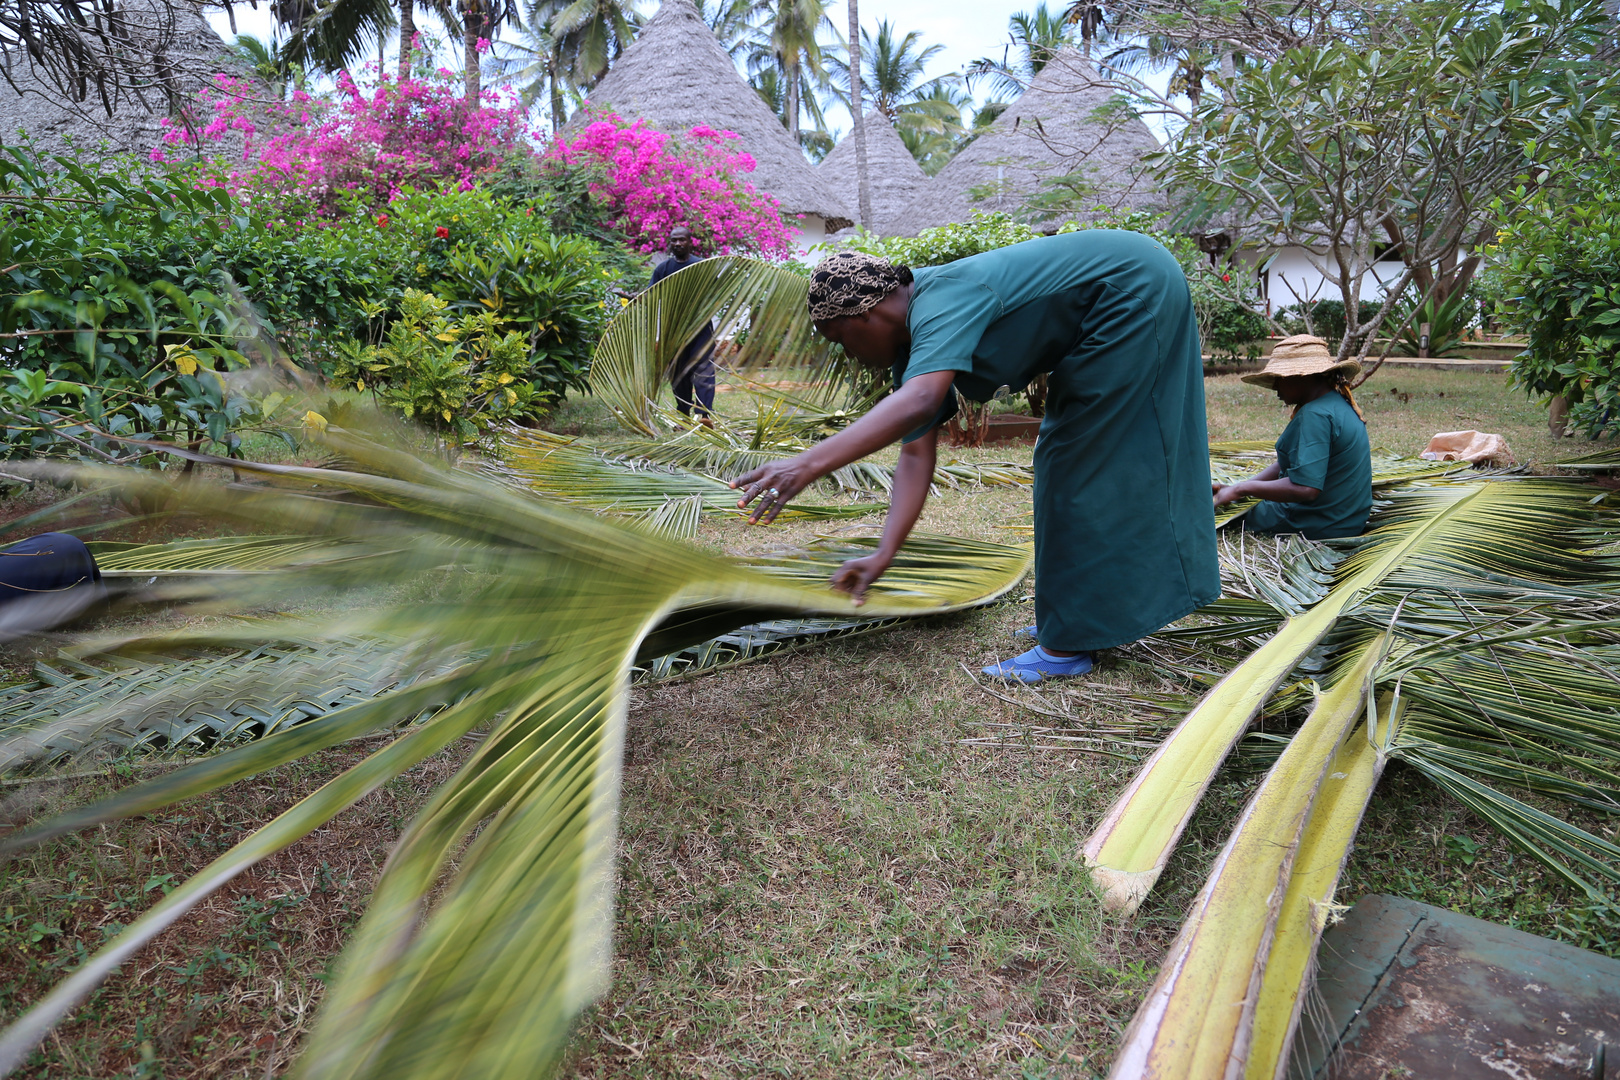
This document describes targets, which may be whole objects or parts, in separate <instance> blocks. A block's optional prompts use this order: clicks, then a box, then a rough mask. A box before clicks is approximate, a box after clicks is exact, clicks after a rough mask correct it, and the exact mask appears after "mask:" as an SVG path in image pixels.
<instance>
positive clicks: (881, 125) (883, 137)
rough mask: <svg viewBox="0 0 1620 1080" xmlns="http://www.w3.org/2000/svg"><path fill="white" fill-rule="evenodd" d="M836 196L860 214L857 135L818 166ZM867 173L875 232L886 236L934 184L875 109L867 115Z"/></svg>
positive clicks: (834, 149)
mask: <svg viewBox="0 0 1620 1080" xmlns="http://www.w3.org/2000/svg"><path fill="white" fill-rule="evenodd" d="M816 172H818V173H820V174H821V176H822V178H823V179H824V180H825V181H826V182H827V185H828V186H829V187H830V188H832V190H833V193H834V194H835V195H837V196H839V197H840V198H841V199H843V200H844V205H845V206H847V207H849V208H850V209H851V210H853V211H855V212H856V213H857V214H858V213H860V192H859V191H858V190H857V189H856V181H855V135H854V133H853V132H851V133H850V134H848V135H846V136H844V138H843V139H842V140H840V141H839V143H838V145H837V146H835V147H833V151H832V153H830V154H828V155H827V156H826V158H824V159H823V160H822V162H821V164H820V165H817V166H816ZM866 172H867V180H868V183H869V184H870V186H871V189H872V226H871V227H872V231H873V232H875V233H877V234H879V235H880V236H881V235H885V234H886V233H887V232H888V231H889V228H888V226H889V223H890V222H891V221H893V220H894V219H895V218H896V217H898V216H899V214H900V212H901V211H902V210H904V209H905V208H906V206H907V204H909V203H910V202H911V200H912V199H913V198H915V197H916V196H917V195H918V193H919V192H921V191H923V190H924V189H925V188H928V187H929V186H930V185H931V184H932V183H933V181H931V180H929V179H928V176H927V174H926V173H924V172H923V171H922V166H921V165H918V164H917V159H916V158H914V157H912V156H911V151H910V150H907V149H906V144H905V143H903V142H901V141H900V134H899V132H897V131H895V130H894V125H892V124H890V123H889V118H888V117H886V116H884V115H883V114H882V113H880V112H878V111H877V110H876V109H873V110H872V111H871V112H869V113H867V114H866Z"/></svg>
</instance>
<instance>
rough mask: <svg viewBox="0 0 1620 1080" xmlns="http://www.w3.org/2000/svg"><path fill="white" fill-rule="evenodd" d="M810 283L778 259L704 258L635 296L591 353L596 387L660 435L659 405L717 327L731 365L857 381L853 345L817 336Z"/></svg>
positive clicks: (631, 421)
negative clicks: (684, 361)
mask: <svg viewBox="0 0 1620 1080" xmlns="http://www.w3.org/2000/svg"><path fill="white" fill-rule="evenodd" d="M809 284H810V283H809V280H808V279H807V278H806V277H804V276H803V275H801V274H798V273H796V272H794V271H793V270H790V269H788V268H786V267H784V266H782V265H780V264H778V263H770V262H765V261H763V260H761V259H749V258H744V257H742V256H724V257H719V258H712V259H704V260H702V261H700V262H697V263H694V264H692V265H691V266H688V267H686V268H684V269H682V270H679V271H677V272H676V273H673V274H671V275H670V276H669V277H667V278H664V279H663V280H662V281H660V282H658V283H657V284H656V285H653V286H652V287H650V288H649V289H647V291H646V292H643V293H642V294H641V295H640V296H637V297H636V298H635V299H633V300H631V301H630V302H629V303H628V304H626V305H625V307H624V309H623V310H622V311H620V312H619V313H618V315H616V316H615V317H614V319H613V321H612V322H611V323H609V324H608V327H607V329H606V330H605V331H603V333H602V339H601V341H599V342H598V343H597V346H596V351H595V353H594V354H593V355H592V359H591V393H593V394H595V395H596V396H597V397H599V398H601V399H602V400H603V401H605V402H606V403H607V405H608V407H609V408H610V409H612V410H613V413H614V415H615V416H617V417H618V418H619V420H620V421H621V422H622V423H623V424H624V425H625V426H626V427H628V428H630V429H631V430H633V431H637V432H640V433H641V434H643V435H649V436H656V435H658V434H660V433H661V432H660V427H659V424H658V422H657V418H656V416H655V403H656V402H657V400H658V395H659V392H660V390H661V389H662V388H663V383H664V381H665V379H666V378H667V374H668V371H669V367H670V365H671V364H672V363H674V361H675V360H676V359H677V358H678V357H679V356H680V353H681V350H682V349H684V348H685V347H686V346H687V345H688V344H689V343H690V342H691V341H692V339H693V338H695V337H696V336H697V335H698V333H699V332H700V331H701V330H702V329H703V328H704V327H705V326H708V325H709V324H710V322H711V321H712V322H713V323H714V325H715V339H716V341H719V342H722V343H724V345H725V348H726V356H725V362H726V365H727V366H728V367H732V368H736V369H739V370H747V369H749V368H752V367H757V366H762V365H765V364H770V365H772V366H773V367H774V368H775V369H777V371H778V372H779V373H783V374H791V373H794V372H798V373H802V374H803V376H804V377H805V378H807V379H809V380H811V381H818V380H834V379H836V377H838V376H840V375H843V376H847V377H849V379H850V381H851V382H852V383H854V382H856V381H857V380H856V379H855V374H856V373H855V370H854V368H853V366H852V365H851V364H850V363H849V361H847V359H846V358H845V357H844V354H843V350H842V349H839V348H838V347H836V346H834V345H832V344H831V343H830V342H828V341H827V340H826V339H825V338H821V337H817V336H815V334H814V326H813V324H812V323H811V322H810V315H809V311H808V308H807V306H806V297H807V296H808V294H809Z"/></svg>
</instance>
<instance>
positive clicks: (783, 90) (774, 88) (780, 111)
mask: <svg viewBox="0 0 1620 1080" xmlns="http://www.w3.org/2000/svg"><path fill="white" fill-rule="evenodd" d="M748 85H749V86H752V87H753V88H754V92H755V93H757V94H758V95H759V96H760V98H762V99H763V100H764V102H765V104H766V105H767V106H769V107H770V110H771V112H773V113H775V114H776V118H777V119H778V120H780V121H782V126H783V127H785V128H788V130H789V131H790V132H791V131H792V125H790V124H789V123H788V80H787V78H786V77H785V76H783V74H782V73H781V72H780V71H778V70H777V69H776V68H774V67H761V68H760V69H759V70H758V71H755V72H753V73H752V74H750V75H749V76H748ZM800 105H801V108H802V110H803V111H804V112H806V113H808V114H809V116H810V123H811V125H812V126H810V127H801V128H800V129H799V147H800V149H802V150H804V151H806V152H807V153H809V155H810V157H811V158H812V159H813V160H815V161H820V160H821V159H822V158H824V157H826V156H827V154H828V153H829V152H830V151H831V150H832V148H833V137H832V133H831V132H829V131H828V130H827V120H826V114H825V113H824V112H823V110H822V108H821V101H820V100H819V99H818V98H817V97H816V96H815V95H814V94H812V95H810V96H808V97H806V98H804V99H803V100H802V101H801V103H800Z"/></svg>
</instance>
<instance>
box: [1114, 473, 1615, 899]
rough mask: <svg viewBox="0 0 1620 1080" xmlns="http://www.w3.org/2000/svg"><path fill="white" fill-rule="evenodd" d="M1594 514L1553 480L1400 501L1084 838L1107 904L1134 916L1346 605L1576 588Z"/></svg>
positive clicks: (1440, 491) (1439, 490)
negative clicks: (1267, 707)
mask: <svg viewBox="0 0 1620 1080" xmlns="http://www.w3.org/2000/svg"><path fill="white" fill-rule="evenodd" d="M1591 513H1592V508H1591V506H1590V495H1589V493H1588V492H1586V491H1584V490H1582V489H1579V488H1577V487H1574V486H1572V485H1569V484H1567V483H1560V482H1557V481H1546V480H1523V481H1511V482H1506V481H1495V482H1477V483H1458V484H1433V483H1431V484H1428V485H1412V487H1411V488H1410V489H1409V490H1407V491H1405V492H1403V493H1401V494H1400V496H1399V497H1398V498H1396V499H1395V500H1393V506H1392V507H1391V509H1390V510H1389V511H1388V512H1387V513H1386V514H1385V515H1384V516H1383V517H1381V519H1380V520H1381V524H1380V526H1379V527H1378V528H1377V529H1375V530H1374V531H1373V532H1372V533H1370V534H1369V535H1368V536H1367V537H1366V542H1365V543H1363V544H1362V545H1361V546H1360V547H1359V549H1358V550H1356V551H1355V552H1354V553H1353V554H1351V555H1350V557H1349V558H1347V559H1346V560H1345V561H1344V562H1343V563H1342V564H1341V565H1340V566H1339V567H1338V569H1337V578H1338V581H1337V584H1336V585H1335V586H1334V588H1333V589H1332V590H1331V591H1330V592H1329V593H1328V595H1327V596H1326V597H1325V598H1324V599H1323V600H1321V601H1320V602H1319V603H1317V604H1316V605H1315V606H1313V607H1311V608H1310V609H1309V610H1306V611H1304V612H1302V613H1300V614H1298V615H1295V616H1293V617H1292V618H1290V619H1289V620H1288V621H1287V622H1286V623H1285V624H1284V625H1283V626H1282V627H1281V628H1280V629H1279V630H1278V631H1277V633H1276V634H1275V635H1274V636H1273V637H1272V638H1271V639H1270V640H1269V641H1267V642H1266V643H1265V644H1264V645H1262V646H1261V647H1260V648H1259V649H1257V650H1256V651H1255V652H1254V653H1253V654H1252V655H1251V656H1250V657H1249V658H1248V659H1246V660H1245V661H1244V662H1243V663H1242V664H1240V665H1239V666H1238V667H1237V668H1235V669H1234V670H1233V671H1232V672H1230V673H1229V674H1228V675H1227V677H1226V678H1225V679H1223V680H1222V681H1221V683H1220V684H1219V685H1218V686H1216V687H1215V689H1214V690H1212V691H1211V692H1210V693H1209V695H1208V696H1206V697H1205V698H1204V699H1203V700H1202V701H1201V702H1200V703H1199V704H1198V706H1197V707H1196V708H1194V709H1193V711H1192V712H1191V713H1189V714H1188V716H1187V718H1186V719H1185V720H1183V721H1182V723H1181V725H1180V726H1178V727H1177V728H1176V730H1175V731H1174V732H1172V733H1171V735H1170V737H1169V738H1167V739H1166V740H1165V741H1164V743H1163V744H1162V745H1161V746H1160V747H1159V749H1158V750H1157V751H1156V752H1155V753H1154V755H1153V757H1151V758H1150V759H1149V760H1148V762H1147V763H1146V765H1144V767H1143V769H1142V770H1141V772H1139V773H1138V774H1137V776H1136V777H1135V779H1133V780H1132V782H1131V784H1130V785H1129V786H1128V787H1127V788H1126V790H1125V792H1124V794H1123V795H1122V796H1121V797H1120V798H1119V800H1118V801H1117V802H1116V803H1115V804H1114V806H1113V808H1112V809H1111V810H1110V811H1109V813H1108V814H1107V815H1106V816H1105V818H1104V819H1103V821H1102V823H1101V824H1100V825H1099V826H1098V828H1097V830H1096V831H1095V832H1094V833H1093V834H1092V836H1091V837H1090V838H1089V839H1088V840H1087V841H1086V844H1085V846H1084V849H1083V854H1084V857H1085V858H1086V860H1087V861H1088V863H1089V864H1090V865H1091V866H1092V867H1093V874H1094V876H1095V877H1096V878H1097V880H1098V881H1099V883H1100V884H1101V885H1102V886H1103V888H1104V890H1105V897H1106V903H1107V904H1108V905H1109V906H1110V907H1112V908H1114V909H1115V910H1124V911H1132V910H1135V908H1136V906H1137V905H1138V904H1139V903H1140V902H1141V900H1142V898H1143V897H1144V896H1146V895H1147V893H1148V891H1149V890H1151V888H1152V887H1153V883H1154V882H1155V881H1156V880H1157V879H1158V876H1159V873H1160V872H1161V871H1162V870H1163V868H1164V865H1165V862H1166V861H1167V860H1168V858H1169V855H1170V851H1171V850H1172V849H1173V847H1174V846H1175V843H1176V840H1177V839H1178V838H1179V837H1180V835H1181V832H1182V830H1183V829H1184V828H1185V827H1186V824H1187V821H1188V820H1189V819H1190V817H1191V815H1192V812H1193V810H1194V809H1195V808H1196V807H1197V804H1198V802H1199V800H1200V799H1201V798H1202V796H1203V792H1204V790H1205V789H1206V788H1207V787H1208V785H1209V782H1210V780H1211V779H1212V778H1213V776H1214V773H1215V770H1216V769H1217V768H1218V767H1219V766H1220V763H1221V762H1222V761H1223V760H1225V758H1226V755H1227V753H1228V752H1229V751H1230V750H1231V747H1232V746H1233V744H1234V743H1235V742H1236V741H1237V739H1238V738H1239V737H1240V736H1241V735H1242V733H1243V730H1244V728H1246V727H1247V726H1248V724H1249V722H1250V721H1251V720H1252V719H1253V718H1254V716H1255V715H1256V713H1258V711H1259V710H1260V708H1261V706H1262V705H1263V704H1264V702H1265V700H1266V698H1267V697H1268V696H1269V695H1270V694H1271V692H1272V691H1273V690H1274V689H1275V688H1276V687H1277V686H1278V685H1279V684H1280V683H1281V682H1282V681H1283V679H1285V678H1286V677H1287V676H1288V674H1289V672H1290V671H1292V670H1293V669H1294V667H1295V666H1296V665H1298V664H1299V662H1300V661H1301V660H1302V659H1303V658H1304V657H1305V656H1306V654H1307V653H1309V652H1310V651H1311V650H1312V649H1313V648H1315V647H1316V646H1317V644H1318V643H1320V642H1321V641H1322V640H1323V639H1324V638H1326V636H1327V635H1328V633H1329V632H1330V631H1332V630H1333V628H1334V626H1335V624H1336V623H1337V622H1338V620H1339V618H1340V617H1341V616H1342V615H1344V614H1345V613H1346V612H1347V611H1349V610H1350V609H1351V608H1352V606H1353V605H1355V604H1356V603H1358V602H1361V601H1363V600H1364V599H1365V598H1366V597H1367V596H1368V595H1369V594H1370V593H1371V592H1373V591H1374V590H1377V589H1379V588H1381V587H1382V586H1383V585H1384V583H1385V582H1386V580H1389V581H1391V582H1392V583H1394V585H1395V586H1397V587H1404V588H1420V587H1433V588H1441V589H1444V588H1451V589H1456V588H1458V587H1459V586H1460V585H1461V584H1464V583H1466V582H1469V581H1476V582H1482V583H1490V584H1492V585H1493V587H1494V583H1497V582H1503V583H1509V584H1512V585H1514V586H1515V587H1520V586H1524V585H1543V586H1544V585H1548V584H1553V583H1565V582H1574V583H1580V582H1581V581H1582V580H1583V579H1585V578H1589V576H1590V574H1591V563H1590V560H1589V558H1588V557H1587V556H1586V555H1584V553H1583V552H1582V551H1581V550H1580V549H1579V547H1578V546H1576V545H1575V544H1574V543H1573V542H1572V541H1571V540H1570V538H1571V536H1572V535H1573V534H1574V532H1575V531H1577V530H1578V529H1579V528H1581V527H1582V526H1584V525H1586V524H1587V523H1588V522H1589V520H1590V517H1591ZM1504 536H1512V537H1514V542H1513V543H1511V544H1506V543H1503V542H1502V538H1503V537H1504Z"/></svg>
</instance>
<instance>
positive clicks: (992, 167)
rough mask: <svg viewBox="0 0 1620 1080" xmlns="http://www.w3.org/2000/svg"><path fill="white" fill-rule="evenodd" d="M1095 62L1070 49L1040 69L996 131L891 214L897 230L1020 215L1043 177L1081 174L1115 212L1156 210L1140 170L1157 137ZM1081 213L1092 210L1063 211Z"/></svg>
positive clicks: (1159, 200) (1153, 192) (1158, 200)
mask: <svg viewBox="0 0 1620 1080" xmlns="http://www.w3.org/2000/svg"><path fill="white" fill-rule="evenodd" d="M1113 100H1114V90H1113V89H1112V87H1111V86H1109V85H1108V84H1107V83H1106V82H1105V81H1103V80H1102V79H1101V78H1100V77H1099V76H1098V74H1097V71H1096V69H1095V68H1093V67H1092V66H1091V64H1090V62H1089V61H1087V60H1085V59H1084V58H1083V57H1082V56H1081V55H1080V54H1079V53H1078V52H1076V51H1074V50H1065V51H1064V52H1062V53H1059V54H1058V55H1057V56H1055V57H1053V58H1052V60H1051V61H1049V62H1048V63H1047V65H1046V66H1045V67H1044V68H1042V69H1041V73H1040V74H1039V75H1037V76H1036V77H1035V78H1034V80H1033V81H1031V83H1030V85H1029V89H1028V90H1026V91H1025V92H1024V94H1023V96H1022V97H1020V98H1019V99H1018V100H1017V101H1015V102H1013V104H1012V105H1011V106H1010V107H1009V108H1008V109H1007V111H1006V112H1004V113H1002V114H1001V116H1000V117H998V118H997V119H996V122H995V123H994V124H993V125H991V127H990V130H989V131H987V132H985V133H984V134H983V135H980V136H979V137H978V138H977V139H975V140H973V142H971V143H969V144H968V145H967V146H966V147H965V148H964V149H963V150H962V151H961V153H959V154H957V155H956V156H955V157H954V158H952V159H951V160H950V162H949V163H948V164H947V165H946V166H945V167H944V168H943V169H941V170H940V171H939V174H938V175H937V176H935V177H934V180H933V183H932V185H931V186H930V187H929V188H928V190H926V191H924V192H922V193H920V194H919V195H917V196H916V197H914V198H913V199H912V200H911V202H910V203H909V204H907V206H906V207H905V209H904V210H902V211H901V212H900V214H899V215H898V216H897V217H896V218H895V219H894V220H893V221H891V223H890V224H891V227H892V228H893V230H894V232H895V233H896V235H900V236H915V235H916V234H917V233H919V232H921V231H922V230H923V229H927V228H930V227H932V226H935V225H948V224H951V223H953V222H959V221H967V220H968V219H969V217H970V216H971V212H972V211H974V210H984V211H987V212H989V211H995V210H1005V211H1007V212H1009V213H1013V214H1017V213H1018V212H1019V211H1021V210H1023V209H1024V207H1025V204H1026V203H1027V201H1028V200H1029V198H1030V197H1031V196H1033V195H1035V194H1036V193H1037V192H1038V191H1039V190H1040V182H1041V180H1043V179H1050V178H1057V177H1062V176H1065V175H1068V174H1071V173H1079V174H1081V175H1082V176H1083V178H1084V180H1085V181H1086V182H1087V183H1089V184H1091V185H1093V186H1094V188H1095V197H1094V198H1093V197H1092V196H1091V194H1090V193H1088V194H1087V197H1086V199H1085V202H1086V203H1088V204H1091V205H1100V206H1106V207H1107V208H1108V209H1110V210H1117V209H1123V208H1130V209H1141V210H1146V209H1158V208H1160V207H1161V206H1162V205H1163V197H1162V196H1161V195H1160V194H1159V192H1158V190H1157V188H1156V187H1155V186H1154V184H1153V183H1152V181H1151V180H1150V179H1148V178H1146V177H1143V176H1140V175H1138V174H1139V173H1140V170H1141V160H1142V156H1143V155H1144V154H1148V153H1151V152H1153V151H1155V150H1157V149H1158V148H1159V142H1158V140H1157V139H1155V138H1154V137H1153V133H1152V132H1151V131H1149V130H1148V128H1147V125H1146V124H1144V123H1142V120H1141V118H1140V117H1138V116H1136V115H1135V114H1133V113H1130V112H1129V111H1127V110H1125V109H1123V108H1122V107H1120V106H1117V105H1115V104H1114V103H1113ZM1062 216H1063V217H1076V218H1085V217H1090V216H1094V215H1093V214H1091V213H1090V212H1089V207H1088V212H1081V213H1070V214H1064V215H1062Z"/></svg>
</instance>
